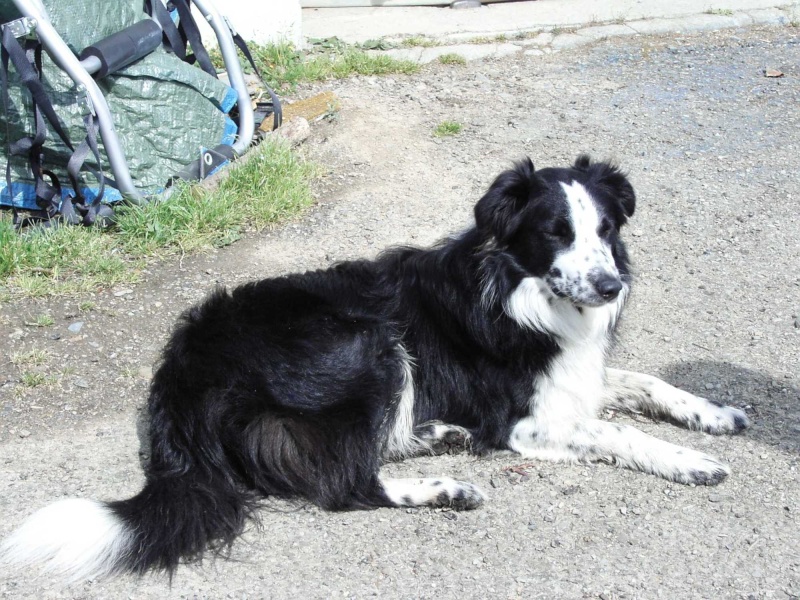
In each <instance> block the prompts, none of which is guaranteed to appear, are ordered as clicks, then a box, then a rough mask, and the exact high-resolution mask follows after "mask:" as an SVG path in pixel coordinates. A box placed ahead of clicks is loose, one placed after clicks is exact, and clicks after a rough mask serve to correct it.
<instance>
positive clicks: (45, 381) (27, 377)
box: [19, 371, 58, 388]
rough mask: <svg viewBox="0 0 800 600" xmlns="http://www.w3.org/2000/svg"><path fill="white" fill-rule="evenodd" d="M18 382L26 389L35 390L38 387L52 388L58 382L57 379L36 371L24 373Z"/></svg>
mask: <svg viewBox="0 0 800 600" xmlns="http://www.w3.org/2000/svg"><path fill="white" fill-rule="evenodd" d="M19 380H20V383H21V384H22V385H23V386H25V387H26V388H35V387H39V386H40V385H46V386H52V385H54V384H55V383H56V382H57V381H58V378H57V377H55V376H54V375H45V374H44V373H39V372H38V371H25V372H24V373H23V374H22V376H21V377H20V379H19Z"/></svg>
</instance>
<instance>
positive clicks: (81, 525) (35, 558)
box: [0, 499, 129, 583]
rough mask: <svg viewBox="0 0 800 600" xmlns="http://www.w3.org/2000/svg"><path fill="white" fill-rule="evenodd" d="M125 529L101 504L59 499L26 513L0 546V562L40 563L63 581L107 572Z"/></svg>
mask: <svg viewBox="0 0 800 600" xmlns="http://www.w3.org/2000/svg"><path fill="white" fill-rule="evenodd" d="M128 539H129V533H128V532H126V530H125V527H124V525H123V523H122V522H121V521H120V520H119V518H118V517H117V516H116V515H114V513H113V512H112V511H111V509H110V508H108V507H107V506H106V505H104V504H102V503H100V502H95V501H93V500H78V499H70V500H61V501H59V502H56V503H55V504H51V505H50V506H46V507H45V508H43V509H41V510H40V511H38V512H36V513H34V514H33V515H31V516H30V517H29V518H28V519H27V520H26V521H25V522H24V523H23V524H22V526H21V527H20V528H19V529H17V530H16V531H15V532H14V533H12V534H11V535H10V536H9V537H8V538H7V539H5V540H4V541H3V543H2V544H0V563H6V564H9V565H13V566H20V567H23V566H24V567H32V566H33V567H35V566H40V567H41V569H42V572H43V574H44V573H47V574H51V575H57V576H59V578H63V579H64V580H65V582H66V583H73V582H76V581H83V580H87V579H96V578H98V577H102V576H105V575H108V574H110V573H111V572H112V571H113V570H114V569H115V567H116V566H117V564H118V561H119V559H120V558H121V557H122V555H123V553H124V552H125V550H126V547H127V545H128Z"/></svg>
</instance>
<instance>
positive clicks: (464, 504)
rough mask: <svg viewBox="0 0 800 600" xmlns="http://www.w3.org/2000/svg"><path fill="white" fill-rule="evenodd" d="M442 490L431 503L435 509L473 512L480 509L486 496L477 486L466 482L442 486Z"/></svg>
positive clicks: (454, 482) (455, 482)
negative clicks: (443, 508)
mask: <svg viewBox="0 0 800 600" xmlns="http://www.w3.org/2000/svg"><path fill="white" fill-rule="evenodd" d="M442 488H443V489H442V490H441V491H440V492H439V493H438V494H437V495H436V499H435V500H434V501H433V502H431V506H434V507H448V508H452V509H453V510H472V509H474V508H478V507H479V506H480V505H481V504H483V501H484V500H486V495H485V494H484V493H483V492H482V491H481V490H480V488H478V487H477V486H475V485H473V484H471V483H466V482H464V481H452V482H451V483H450V485H446V486H442Z"/></svg>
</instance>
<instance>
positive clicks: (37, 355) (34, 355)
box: [11, 348, 50, 367]
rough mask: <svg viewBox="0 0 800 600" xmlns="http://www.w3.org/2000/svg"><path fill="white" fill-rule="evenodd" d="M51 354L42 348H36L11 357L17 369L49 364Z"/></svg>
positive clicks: (16, 353) (15, 353)
mask: <svg viewBox="0 0 800 600" xmlns="http://www.w3.org/2000/svg"><path fill="white" fill-rule="evenodd" d="M48 358H50V353H49V352H47V350H43V349H41V348H34V349H32V350H28V351H27V352H14V353H13V354H12V355H11V363H12V364H13V365H14V366H16V367H22V366H34V367H35V366H39V365H43V364H44V363H46V362H47V359H48Z"/></svg>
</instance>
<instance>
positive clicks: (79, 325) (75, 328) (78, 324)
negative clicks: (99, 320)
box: [67, 321, 83, 333]
mask: <svg viewBox="0 0 800 600" xmlns="http://www.w3.org/2000/svg"><path fill="white" fill-rule="evenodd" d="M67 329H69V330H70V332H71V333H80V332H81V329H83V321H75V322H74V323H73V324H72V325H70V326H69V327H67Z"/></svg>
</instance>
